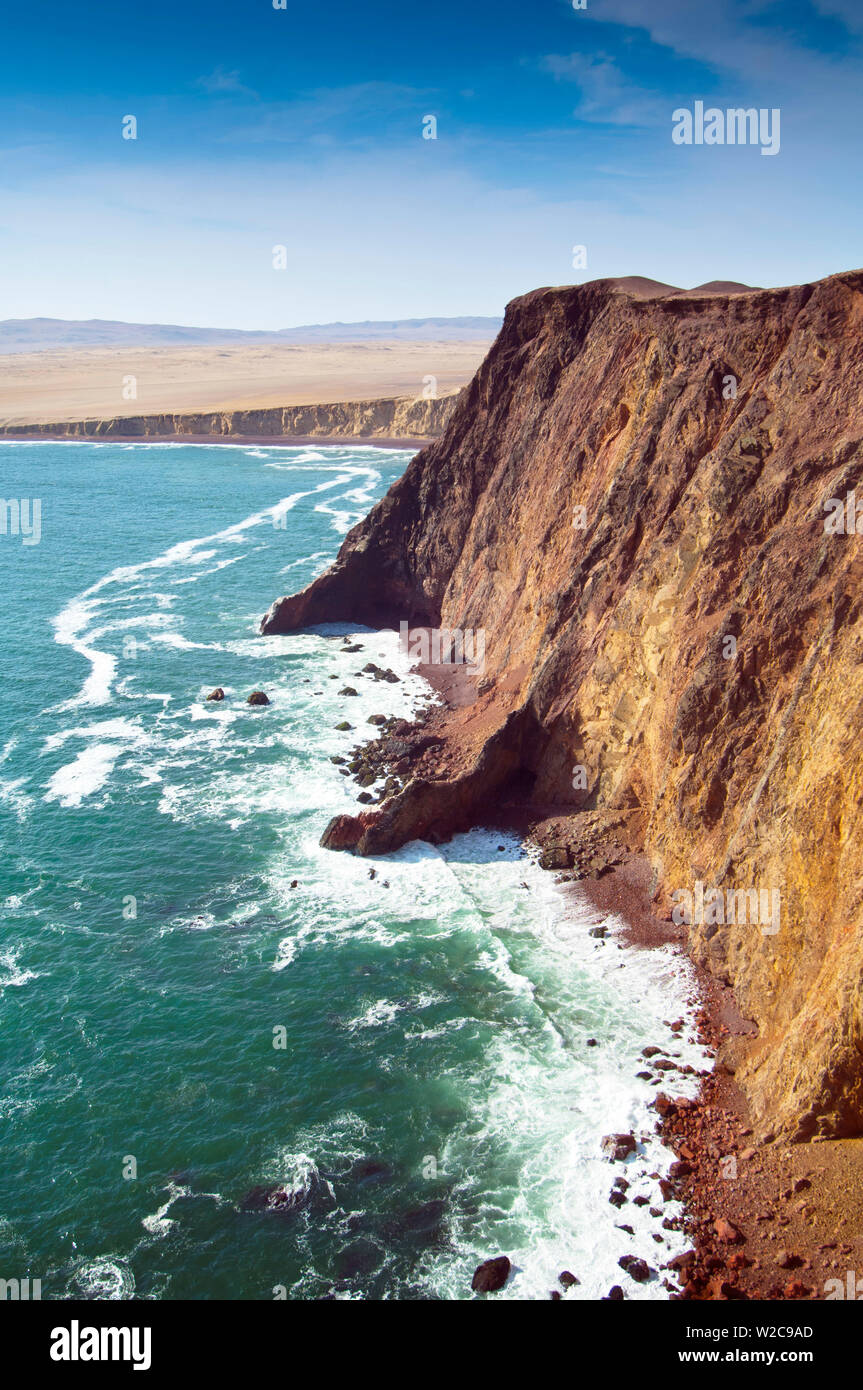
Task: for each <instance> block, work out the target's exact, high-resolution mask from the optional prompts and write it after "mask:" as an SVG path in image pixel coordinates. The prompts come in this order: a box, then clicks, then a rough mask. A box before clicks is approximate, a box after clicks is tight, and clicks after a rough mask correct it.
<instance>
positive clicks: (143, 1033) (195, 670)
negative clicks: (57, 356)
mask: <svg viewBox="0 0 863 1390" xmlns="http://www.w3.org/2000/svg"><path fill="white" fill-rule="evenodd" d="M409 458H410V454H409V453H407V452H405V451H396V450H388V449H381V448H377V447H370V446H359V445H354V444H349V445H345V446H338V447H336V446H332V447H330V446H326V447H323V446H322V447H314V448H311V447H309V448H301V447H281V446H279V447H275V446H274V447H253V446H250V445H215V446H208V445H191V444H190V445H187V444H158V443H152V444H151V443H142V444H122V443H113V442H104V443H90V442H80V443H79V442H64V443H49V442H38V443H37V442H33V443H25V442H18V443H6V442H2V443H0V493H2V496H3V498H4V499H6V500H7V501H8V500H9V499H16V500H17V501H19V502H20V500H21V499H31V500H32V499H34V498H38V499H39V500H40V502H41V535H40V537H39V540H38V544H37V543H33V544H30V543H25V541H26V540H27V537H25V536H24V535H23V534H18V535H15V534H12V533H11V531H12V530H14V527H12V526H11V525H9V524H7V527H6V533H5V534H2V535H0V651H2V658H3V660H2V696H0V698H2V711H3V715H2V731H0V843H2V858H0V917H2V920H0V1044H2V1062H0V1126H2V1135H3V1140H2V1154H3V1158H2V1163H0V1277H3V1278H7V1279H8V1278H16V1277H18V1278H23V1277H26V1276H29V1277H30V1278H31V1279H34V1278H39V1279H41V1281H42V1297H43V1299H63V1298H100V1299H103V1298H143V1299H252V1300H255V1299H258V1300H259V1299H264V1300H271V1299H274V1298H287V1299H289V1300H296V1299H318V1298H333V1297H334V1298H338V1299H385V1298H386V1299H463V1298H471V1297H474V1295H472V1294H471V1290H470V1282H471V1275H472V1273H473V1270H474V1268H475V1266H476V1265H477V1264H478V1263H479V1262H480V1261H481V1260H483V1259H486V1258H488V1257H490V1256H493V1255H497V1254H506V1255H508V1256H509V1258H510V1259H511V1260H512V1262H513V1274H512V1276H511V1278H510V1281H509V1283H508V1284H507V1286H506V1288H505V1289H504V1290H502V1291H501V1292H500V1293H498V1294H496V1295H495V1297H496V1298H499V1299H500V1298H503V1299H507V1298H510V1299H547V1298H548V1297H549V1294H550V1291H551V1290H552V1289H555V1288H558V1289H559V1287H560V1286H559V1285H558V1283H557V1278H558V1275H559V1273H560V1272H561V1271H562V1270H565V1269H566V1270H570V1271H572V1273H573V1274H575V1275H576V1276H577V1278H578V1279H579V1281H580V1282H579V1283H578V1284H577V1285H574V1286H573V1287H572V1288H570V1289H569V1290H568V1291H567V1292H566V1293H565V1295H564V1297H565V1298H566V1299H569V1300H579V1299H595V1298H599V1297H601V1296H603V1295H604V1294H605V1293H607V1292H608V1289H609V1288H610V1286H611V1285H612V1284H615V1283H620V1284H621V1285H625V1292H626V1296H627V1297H631V1298H639V1299H650V1298H666V1297H667V1289H665V1288H664V1287H663V1283H662V1279H663V1277H664V1276H663V1274H662V1271H661V1270H660V1265H661V1264H662V1263H664V1262H665V1261H666V1260H667V1259H669V1258H670V1257H671V1256H672V1255H674V1254H676V1253H679V1252H680V1251H681V1250H683V1249H684V1248H686V1245H687V1242H686V1241H685V1238H684V1237H683V1236H682V1235H681V1234H679V1233H678V1232H676V1231H669V1230H666V1229H664V1228H663V1227H662V1224H661V1220H660V1219H659V1218H657V1217H655V1216H651V1215H650V1210H649V1208H650V1206H652V1205H654V1203H655V1202H658V1205H660V1206H662V1214H663V1216H666V1215H673V1214H675V1213H677V1214H679V1212H680V1208H679V1207H678V1206H677V1205H676V1204H674V1203H668V1204H665V1205H663V1204H662V1203H661V1200H660V1199H658V1182H657V1179H656V1177H655V1176H654V1177H652V1176H651V1174H661V1173H663V1172H665V1171H666V1170H667V1167H668V1165H669V1164H670V1162H671V1161H672V1160H673V1158H674V1155H673V1154H672V1153H671V1152H670V1151H669V1150H667V1149H666V1148H664V1147H663V1146H662V1144H661V1143H660V1142H659V1140H658V1139H657V1138H656V1137H655V1134H654V1125H655V1117H654V1116H653V1113H652V1112H651V1111H649V1110H648V1109H647V1106H648V1103H649V1101H650V1100H651V1098H652V1096H653V1095H654V1094H655V1088H654V1087H652V1086H651V1085H650V1084H649V1083H648V1082H647V1081H644V1080H641V1079H639V1078H638V1077H637V1076H636V1073H637V1072H638V1071H639V1070H641V1069H642V1068H643V1066H644V1062H643V1060H642V1059H641V1058H640V1057H639V1054H640V1051H641V1049H642V1048H643V1047H645V1046H646V1045H648V1044H652V1045H654V1046H657V1045H658V1046H661V1047H666V1048H668V1050H669V1051H670V1052H671V1053H672V1054H677V1055H678V1056H679V1057H680V1059H681V1061H682V1062H683V1063H690V1064H692V1065H693V1066H694V1067H696V1068H698V1067H702V1066H705V1065H709V1063H707V1062H706V1060H705V1054H704V1051H703V1049H702V1048H701V1047H700V1046H698V1045H696V1044H695V1043H693V1042H690V1041H688V1040H687V1039H688V1037H689V1030H688V1029H686V1030H684V1033H683V1034H682V1035H681V1037H680V1038H676V1037H675V1036H674V1035H673V1034H672V1033H671V1032H670V1030H669V1028H668V1022H669V1021H673V1020H675V1019H677V1018H679V1017H685V1018H691V1016H692V1012H693V999H694V982H693V979H692V976H691V974H690V973H689V968H688V966H687V964H686V962H685V961H684V959H683V958H682V957H681V956H680V955H679V954H677V953H675V952H673V951H672V950H671V948H663V949H660V950H656V951H650V952H647V951H639V950H634V949H631V948H625V947H623V946H622V944H621V941H620V931H621V923H620V922H619V921H618V920H616V919H614V918H608V919H601V918H600V917H599V916H598V915H597V913H596V911H595V910H594V909H593V908H592V907H591V906H590V904H589V902H588V901H587V899H586V898H584V899H583V901H582V899H580V898H579V897H578V896H577V891H578V890H576V891H575V895H573V893H572V892H570V894H569V896H568V897H567V898H566V899H564V897H563V896H562V894H561V892H560V889H558V888H557V887H555V885H554V882H553V877H552V875H551V874H549V873H546V872H544V871H543V870H541V869H540V868H539V867H538V865H537V863H536V862H535V858H534V856H532V854H530V853H528V852H526V850H525V847H524V846H523V845H522V844H521V843H520V842H519V840H518V839H517V838H516V837H515V836H513V835H509V834H500V833H499V832H496V831H488V830H475V831H473V832H471V833H469V834H466V835H460V836H457V837H456V838H455V839H454V840H453V841H452V842H451V843H450V844H447V845H443V846H440V847H433V846H431V845H426V844H422V843H415V844H412V845H408V846H406V847H405V848H404V849H403V850H401V851H400V852H399V853H397V854H392V855H388V856H386V857H382V858H379V859H375V860H367V859H358V858H355V857H353V856H351V855H345V854H334V853H331V852H329V851H326V850H323V849H321V848H320V846H319V843H318V841H319V838H320V835H321V833H322V831H323V829H324V827H325V826H326V824H327V822H328V820H329V819H330V817H331V816H332V815H334V814H336V813H338V812H340V811H351V810H353V809H355V808H356V796H357V793H358V792H359V790H360V789H359V788H358V787H357V785H356V784H355V783H354V782H353V781H352V780H351V779H348V778H346V777H344V776H342V775H341V773H340V771H339V766H338V765H337V764H334V763H333V762H332V761H331V758H332V757H333V756H340V755H341V756H343V755H345V754H346V753H347V752H348V751H349V750H350V749H351V748H352V747H353V746H354V744H355V743H357V742H358V741H359V740H362V739H365V738H367V737H370V736H374V734H375V732H376V730H375V729H374V727H373V726H371V725H370V724H368V722H367V721H368V718H369V716H370V715H374V714H384V715H390V714H397V715H409V714H411V713H412V712H413V711H415V710H417V709H418V708H420V707H421V706H423V705H424V704H426V703H427V702H428V700H429V699H430V698H432V696H431V692H430V689H429V688H428V687H427V686H426V685H425V682H424V681H422V680H421V679H420V678H419V677H418V676H416V675H413V674H411V673H410V669H409V662H408V660H407V658H406V657H405V656H404V655H403V654H402V653H401V652H400V651H399V650H398V636H397V634H396V633H394V632H374V631H370V630H367V629H357V628H356V627H351V626H350V625H346V624H342V625H329V626H327V627H321V628H316V629H315V630H314V631H311V632H305V633H299V634H296V635H291V636H283V637H268V638H261V637H259V636H258V635H257V625H258V622H259V620H260V617H261V615H262V614H263V613H264V612H265V610H266V609H267V608H268V606H269V604H270V603H271V601H272V600H273V599H274V598H275V597H277V596H278V595H280V594H283V593H292V592H295V591H296V590H298V589H300V588H302V587H303V586H304V585H305V584H307V583H308V582H309V581H310V580H311V579H312V578H313V577H314V576H315V575H316V574H318V573H320V572H321V570H323V569H324V568H325V566H326V565H327V564H328V563H330V561H331V560H332V559H333V558H334V556H335V554H336V551H337V549H338V547H339V544H340V543H341V540H342V538H343V537H344V535H345V533H346V532H347V531H348V529H349V528H350V527H351V526H352V525H353V524H354V523H355V522H356V521H358V520H359V519H360V518H361V517H362V516H364V515H365V514H366V513H367V512H368V510H369V508H370V507H371V506H372V505H373V503H374V502H375V501H376V500H377V498H378V497H380V496H381V495H382V494H383V493H384V492H385V491H386V489H387V488H388V487H389V486H390V484H391V483H392V482H393V481H394V480H395V479H396V478H397V477H398V476H399V475H400V474H401V472H402V471H403V469H404V468H405V466H406V463H407V461H408V459H409ZM25 515H26V510H25ZM7 519H8V513H7ZM31 539H34V538H33V537H31ZM345 635H349V636H350V638H351V640H352V642H356V643H359V644H360V645H361V647H362V651H361V652H359V653H349V654H346V653H345V652H344V651H343V650H342V648H343V645H344V644H343V640H342V639H343V638H344V636H345ZM367 661H374V662H377V663H378V664H379V665H384V666H389V667H391V668H392V669H393V670H394V671H396V672H397V674H398V675H399V677H400V680H399V682H398V683H397V684H396V683H393V684H389V683H384V682H380V683H375V682H374V681H373V680H371V679H370V678H369V677H367V676H365V675H362V674H359V673H361V671H362V667H363V666H364V665H365V664H366V662H367ZM346 684H347V685H353V686H354V687H355V688H356V689H357V690H358V691H359V694H358V696H357V697H353V698H352V697H347V696H340V695H339V693H338V692H339V691H340V690H341V689H342V688H343V687H344V686H345V685H346ZM219 685H220V686H222V687H223V688H224V690H225V692H226V696H227V698H226V699H225V701H224V702H223V703H221V704H213V703H208V702H207V701H206V699H205V697H206V695H207V693H208V692H209V691H210V690H211V689H213V687H215V686H219ZM253 689H262V690H264V691H265V692H266V693H267V695H268V696H269V698H270V701H271V704H270V705H269V706H268V707H266V708H252V707H249V706H248V705H247V704H246V703H245V697H246V696H247V695H248V693H249V692H250V691H251V690H253ZM345 719H347V720H348V721H349V722H350V724H351V725H352V726H353V727H352V729H351V730H350V731H348V732H342V731H338V730H337V729H336V727H335V726H336V725H337V724H338V723H339V722H341V721H343V720H345ZM372 872H373V873H374V876H372ZM294 883H295V884H296V886H295V887H294V886H292V884H294ZM603 920H604V922H605V925H606V926H607V927H608V929H609V931H608V935H607V937H605V938H604V939H600V938H596V937H591V936H590V935H589V929H590V927H591V926H594V925H597V924H598V923H600V921H603ZM588 1039H596V1041H597V1045H596V1046H591V1047H588V1046H587V1041H588ZM672 1084H673V1086H674V1087H676V1093H679V1094H690V1095H692V1094H695V1089H696V1079H695V1078H694V1077H691V1076H690V1077H682V1076H681V1077H679V1078H678V1079H677V1081H676V1082H674V1083H672ZM663 1089H665V1090H668V1089H670V1087H669V1086H668V1085H665V1084H664V1085H663ZM622 1130H633V1131H634V1132H635V1133H636V1134H637V1135H640V1136H644V1137H645V1139H644V1143H643V1145H642V1146H641V1147H640V1150H639V1152H638V1154H636V1155H634V1156H632V1157H631V1158H630V1159H629V1160H628V1161H627V1162H626V1164H609V1163H608V1162H607V1161H606V1160H605V1159H604V1158H603V1157H602V1155H601V1152H600V1140H601V1137H602V1135H603V1134H606V1133H608V1132H610V1131H622ZM620 1174H625V1176H626V1178H627V1179H628V1181H629V1183H630V1188H629V1190H628V1192H627V1198H628V1201H627V1203H626V1204H625V1205H624V1206H623V1207H622V1208H620V1209H618V1208H617V1207H616V1206H614V1205H611V1204H610V1203H609V1200H608V1198H609V1192H610V1190H611V1185H612V1180H613V1179H614V1177H615V1176H617V1175H620ZM274 1190H279V1191H280V1192H281V1193H282V1194H283V1195H282V1197H281V1198H280V1199H279V1200H278V1201H274V1199H273V1197H272V1193H273V1191H274ZM639 1194H643V1195H646V1196H647V1197H648V1198H650V1203H649V1205H636V1204H635V1203H634V1201H633V1200H632V1199H633V1198H634V1197H635V1196H637V1195H639ZM622 1224H628V1225H629V1226H631V1227H632V1229H633V1234H632V1235H630V1234H628V1233H627V1232H626V1231H624V1230H622V1229H621V1225H622ZM655 1234H657V1235H659V1236H660V1237H661V1241H662V1243H659V1242H657V1241H655V1240H654V1239H653V1237H654V1235H655ZM625 1254H636V1255H639V1256H641V1257H643V1258H645V1259H647V1260H648V1262H649V1263H650V1264H651V1265H652V1266H653V1267H654V1268H655V1269H656V1270H657V1271H658V1274H657V1277H656V1278H653V1279H651V1280H650V1281H649V1282H647V1283H645V1284H636V1283H634V1282H633V1281H632V1280H631V1279H630V1278H629V1277H628V1276H627V1275H625V1274H624V1273H623V1271H622V1269H620V1268H619V1266H618V1263H617V1262H618V1259H619V1257H620V1256H621V1255H625Z"/></svg>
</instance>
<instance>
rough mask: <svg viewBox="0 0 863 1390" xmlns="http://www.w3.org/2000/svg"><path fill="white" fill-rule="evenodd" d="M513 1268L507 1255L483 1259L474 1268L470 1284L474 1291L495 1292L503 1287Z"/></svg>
mask: <svg viewBox="0 0 863 1390" xmlns="http://www.w3.org/2000/svg"><path fill="white" fill-rule="evenodd" d="M511 1268H512V1266H511V1265H510V1262H509V1259H508V1258H507V1256H506V1255H496V1256H495V1257H494V1259H491V1260H483V1262H482V1264H481V1265H477V1267H476V1269H475V1270H474V1272H473V1279H472V1280H471V1283H470V1286H471V1288H472V1289H473V1291H474V1293H495V1292H496V1291H497V1290H498V1289H502V1288H503V1286H504V1284H505V1283H506V1281H507V1279H508V1278H509V1271H510V1269H511Z"/></svg>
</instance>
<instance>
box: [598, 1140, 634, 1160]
mask: <svg viewBox="0 0 863 1390" xmlns="http://www.w3.org/2000/svg"><path fill="white" fill-rule="evenodd" d="M600 1147H601V1149H602V1152H603V1153H604V1154H605V1156H606V1158H610V1159H611V1160H612V1161H613V1162H618V1163H619V1162H621V1161H622V1160H623V1159H624V1158H627V1157H628V1156H629V1154H631V1153H635V1136H634V1135H632V1134H606V1135H604V1136H603V1139H602V1142H601V1144H600Z"/></svg>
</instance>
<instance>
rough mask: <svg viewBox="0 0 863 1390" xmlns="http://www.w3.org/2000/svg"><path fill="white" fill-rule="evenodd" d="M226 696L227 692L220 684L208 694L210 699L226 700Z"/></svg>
mask: <svg viewBox="0 0 863 1390" xmlns="http://www.w3.org/2000/svg"><path fill="white" fill-rule="evenodd" d="M224 698H225V692H224V690H223V689H222V687H221V686H220V685H217V686H216V688H215V690H211V691H210V693H209V695H208V696H207V699H208V700H224Z"/></svg>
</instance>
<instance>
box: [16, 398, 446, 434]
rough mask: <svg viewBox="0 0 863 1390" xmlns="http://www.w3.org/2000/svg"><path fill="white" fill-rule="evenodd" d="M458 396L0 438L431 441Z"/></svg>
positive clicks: (117, 420)
mask: <svg viewBox="0 0 863 1390" xmlns="http://www.w3.org/2000/svg"><path fill="white" fill-rule="evenodd" d="M456 399H457V397H456V396H455V395H450V396H440V397H438V398H437V399H436V400H425V399H420V400H416V399H414V398H412V397H408V396H404V397H401V396H399V397H393V398H382V399H380V400H375V401H339V402H336V403H334V404H331V405H291V406H274V407H272V408H271V409H268V410H222V411H218V410H217V411H203V412H201V413H199V414H188V413H185V414H179V415H171V414H166V415H129V416H125V415H118V416H115V417H114V418H113V419H110V420H64V421H60V422H59V423H57V424H47V425H7V426H3V427H0V435H10V436H15V435H22V436H23V435H26V436H28V437H31V436H45V437H47V438H55V437H56V438H69V439H79V438H83V439H102V438H110V437H111V436H112V435H114V436H120V437H122V438H138V437H139V436H140V437H141V438H151V437H152V438H161V437H165V438H167V437H170V438H176V437H178V436H182V435H194V436H196V437H201V436H206V435H212V436H215V437H217V438H226V437H229V436H233V435H237V436H238V437H241V438H242V437H246V438H249V437H251V438H254V437H256V436H261V437H263V438H274V437H278V436H285V437H290V436H296V437H297V438H307V437H309V436H316V435H322V436H327V437H332V438H338V437H341V436H342V435H344V436H345V438H353V437H355V436H360V437H362V438H369V439H374V438H379V439H381V438H387V439H409V438H416V439H425V438H434V437H436V436H437V435H439V434H441V433H442V432H443V430H444V428H445V426H446V423H447V421H448V420H449V418H450V416H451V415H452V412H453V409H454V407H455V402H456Z"/></svg>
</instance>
